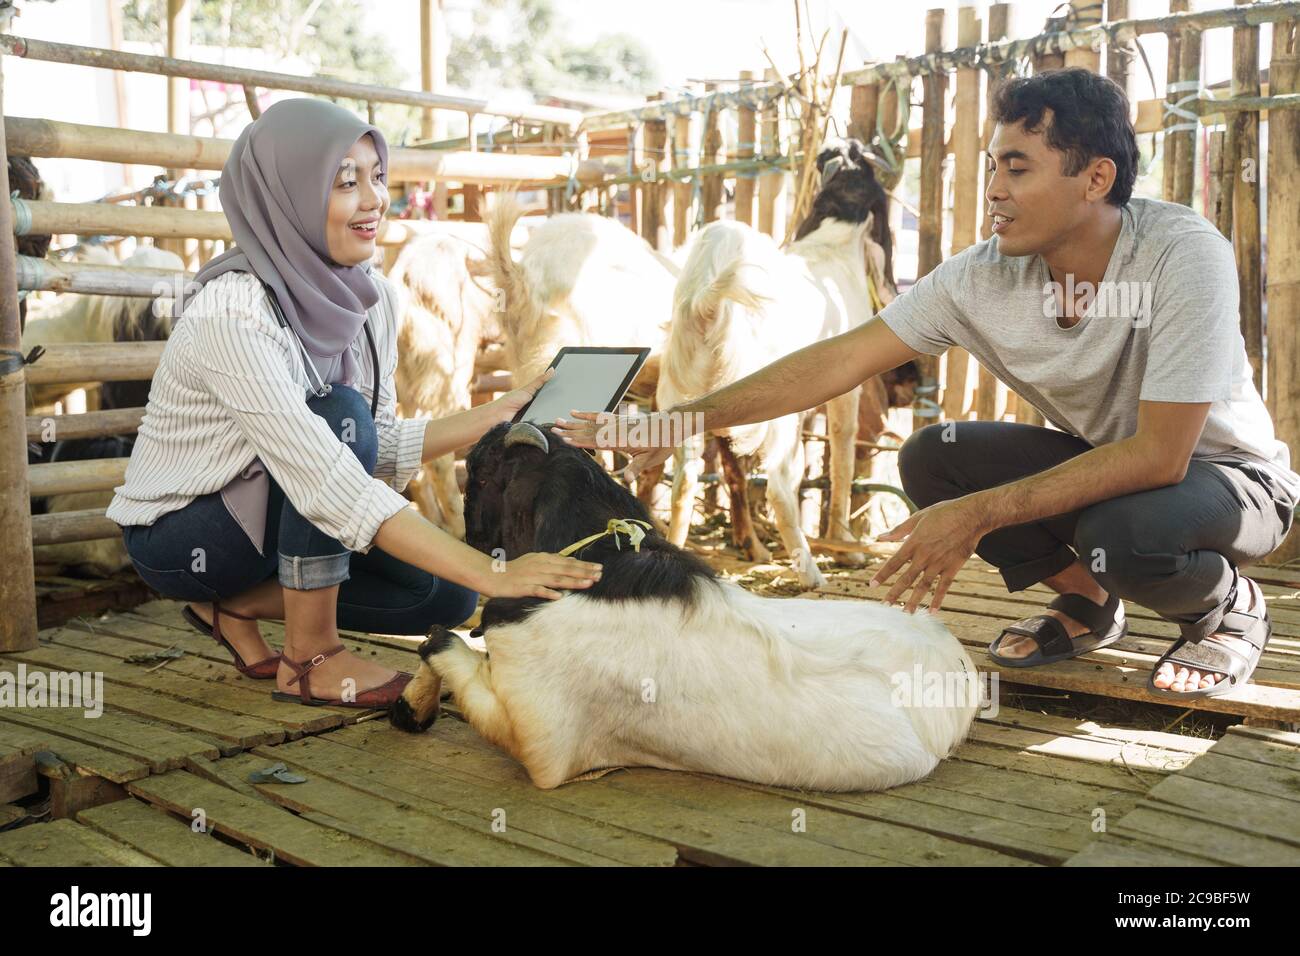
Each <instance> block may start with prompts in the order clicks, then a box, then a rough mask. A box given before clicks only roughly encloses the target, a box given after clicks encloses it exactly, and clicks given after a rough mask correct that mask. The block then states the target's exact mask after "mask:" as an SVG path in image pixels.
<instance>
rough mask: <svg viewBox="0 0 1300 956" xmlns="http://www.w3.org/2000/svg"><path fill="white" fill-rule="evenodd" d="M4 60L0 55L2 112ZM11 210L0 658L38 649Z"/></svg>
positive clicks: (3, 279)
mask: <svg viewBox="0 0 1300 956" xmlns="http://www.w3.org/2000/svg"><path fill="white" fill-rule="evenodd" d="M3 103H4V56H3V54H0V106H2V104H3ZM8 195H9V152H8V146H7V144H6V142H5V137H4V132H3V131H0V196H8ZM12 217H13V207H12V206H11V205H10V204H9V203H6V202H0V350H3V351H0V528H3V529H4V533H3V534H0V608H2V609H3V613H0V653H5V652H9V651H29V650H31V649H32V648H34V647H36V579H35V568H34V566H33V564H32V510H31V501H30V499H29V487H28V475H27V441H26V428H25V422H26V411H27V408H26V405H27V385H26V381H25V376H24V374H23V369H24V366H23V364H22V359H21V356H20V354H19V351H18V350H19V348H21V345H22V332H21V330H20V328H19V322H18V288H17V283H16V282H15V281H14V274H15V268H14V259H15V256H16V254H17V251H16V249H15V247H14V243H13V242H11V241H10V240H9V239H8V237H9V236H11V235H13V232H14V223H13V218H12Z"/></svg>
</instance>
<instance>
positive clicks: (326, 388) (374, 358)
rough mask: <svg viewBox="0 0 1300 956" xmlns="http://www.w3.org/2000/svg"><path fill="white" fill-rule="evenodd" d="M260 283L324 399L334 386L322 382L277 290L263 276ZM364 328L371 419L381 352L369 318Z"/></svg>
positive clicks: (376, 400) (375, 407) (316, 391)
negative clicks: (376, 345)
mask: <svg viewBox="0 0 1300 956" xmlns="http://www.w3.org/2000/svg"><path fill="white" fill-rule="evenodd" d="M258 281H259V282H261V283H262V288H263V289H265V290H266V296H267V298H268V299H270V300H271V309H272V310H273V311H274V312H275V318H276V321H277V322H279V323H280V327H281V328H283V329H288V330H289V334H291V335H292V336H293V337H294V340H295V341H296V342H297V343H298V348H299V349H300V350H301V351H302V353H303V359H304V360H305V363H306V365H307V368H308V369H309V370H310V374H311V375H314V376H315V378H316V382H317V387H316V388H313V389H312V392H313V393H314V394H315V396H316V397H317V398H324V397H325V396H326V395H328V394H329V393H330V392H331V391H332V390H333V386H332V385H326V384H325V383H324V382H322V381H321V378H320V373H319V372H317V371H316V365H315V363H313V362H312V361H311V359H310V358H309V357H308V355H307V348H306V346H304V345H303V344H302V340H301V339H299V338H298V334H297V333H296V332H294V330H293V326H291V325H290V324H289V320H288V319H286V318H285V317H284V310H283V309H281V308H280V302H279V300H278V299H276V297H275V290H274V289H272V288H271V287H270V286H269V285H267V284H266V282H265V281H263V280H262V278H261V276H258ZM363 327H364V328H365V330H366V342H367V343H369V345H370V362H371V368H372V369H373V377H372V378H371V380H370V381H371V386H370V417H371V418H374V417H375V412H376V411H377V410H378V409H379V352H378V350H377V349H376V348H375V337H374V335H373V334H372V333H371V331H370V317H369V316H366V321H365V325H364V326H363Z"/></svg>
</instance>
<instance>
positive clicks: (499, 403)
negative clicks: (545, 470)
mask: <svg viewBox="0 0 1300 956" xmlns="http://www.w3.org/2000/svg"><path fill="white" fill-rule="evenodd" d="M554 374H555V372H554V370H553V369H547V370H546V371H545V372H544V373H543V374H541V375H539V376H538V377H537V378H535V379H533V380H532V381H531V382H529V383H528V384H527V385H525V386H523V387H522V388H516V389H515V390H514V391H511V392H507V393H506V394H504V395H502V396H501V397H500V398H498V399H496V400H495V401H492V402H488V403H487V404H485V405H479V406H476V407H475V408H471V409H468V410H467V411H463V412H457V413H456V414H455V415H447V416H446V417H444V418H439V419H436V420H434V421H431V422H429V425H428V427H427V428H425V430H424V453H423V460H424V461H426V462H429V461H432V460H433V459H435V458H437V457H438V456H440V455H445V454H447V453H448V452H452V451H455V450H456V449H457V448H462V447H464V446H465V445H472V444H474V442H476V441H478V440H479V439H480V438H482V437H483V434H484V433H485V432H486V431H487V430H488V429H490V428H491V427H492V426H493V425H498V424H500V423H501V422H508V421H511V420H512V419H513V418H514V417H515V415H517V414H518V413H519V410H520V409H522V408H523V407H524V406H525V405H527V404H528V403H529V402H531V401H532V400H533V396H534V395H536V394H537V390H538V389H539V388H541V387H542V386H543V385H545V384H546V383H547V382H548V381H550V378H551V376H552V375H554Z"/></svg>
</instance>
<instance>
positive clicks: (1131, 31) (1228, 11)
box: [668, 0, 1300, 108]
mask: <svg viewBox="0 0 1300 956" xmlns="http://www.w3.org/2000/svg"><path fill="white" fill-rule="evenodd" d="M1295 17H1300V0H1288V2H1272V3H1256V4H1252V5H1251V6H1249V7H1227V8H1222V9H1217V10H1202V11H1198V12H1195V13H1174V14H1169V15H1168V16H1161V17H1149V18H1147V19H1139V20H1123V21H1116V22H1111V23H1107V24H1104V25H1101V26H1095V27H1083V28H1079V29H1071V30H1064V31H1059V32H1052V31H1046V32H1043V33H1040V34H1038V35H1037V36H1032V37H1025V38H1022V39H1017V40H999V41H997V42H989V43H984V44H980V45H979V46H976V47H967V48H964V49H954V50H944V51H941V52H939V53H936V54H931V53H925V54H922V55H920V56H914V57H899V58H898V59H895V60H891V61H889V62H887V63H874V64H872V65H870V66H865V67H863V68H862V69H860V70H850V71H848V72H846V73H844V74H842V75H841V76H840V83H841V84H843V85H844V86H854V85H855V84H858V83H870V82H873V81H875V80H883V79H885V78H887V77H891V76H921V75H923V74H925V73H928V72H931V71H932V70H938V71H940V72H943V71H946V70H955V69H957V67H959V66H964V65H966V64H968V63H970V62H978V63H981V64H991V63H1005V62H1008V61H1016V60H1019V59H1021V58H1022V57H1024V56H1026V55H1028V53H1030V52H1031V51H1032V50H1034V49H1038V50H1042V51H1043V52H1044V53H1061V52H1064V51H1067V50H1070V49H1073V48H1075V47H1078V46H1081V45H1082V46H1089V45H1091V44H1092V43H1093V42H1095V40H1096V38H1097V37H1103V38H1104V39H1111V38H1112V37H1113V38H1114V39H1116V40H1117V41H1120V42H1123V41H1127V40H1132V39H1134V38H1135V37H1141V36H1149V35H1151V34H1153V33H1170V32H1174V33H1177V32H1179V31H1182V30H1190V29H1195V30H1202V31H1203V30H1212V29H1216V28H1218V27H1237V26H1244V25H1250V26H1258V25H1259V24H1262V23H1276V22H1278V21H1280V20H1289V19H1294V18H1295ZM1060 20H1061V18H1057V19H1056V20H1055V21H1052V22H1060ZM668 108H672V105H671V104H669V105H668Z"/></svg>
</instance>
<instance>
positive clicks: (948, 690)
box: [391, 423, 978, 790]
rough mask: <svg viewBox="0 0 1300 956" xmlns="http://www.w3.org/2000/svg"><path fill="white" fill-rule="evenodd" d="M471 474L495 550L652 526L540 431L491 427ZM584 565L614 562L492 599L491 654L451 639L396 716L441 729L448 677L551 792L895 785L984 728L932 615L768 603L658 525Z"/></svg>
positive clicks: (470, 513) (472, 509)
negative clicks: (585, 580)
mask: <svg viewBox="0 0 1300 956" xmlns="http://www.w3.org/2000/svg"><path fill="white" fill-rule="evenodd" d="M468 473H469V485H468V490H467V499H466V520H467V526H468V537H467V540H468V541H469V543H470V544H472V545H473V546H474V547H476V548H478V549H479V550H481V551H484V552H486V553H490V554H495V555H498V556H499V555H501V554H502V553H504V554H505V556H506V557H507V558H514V557H518V556H519V555H521V554H524V553H526V552H533V551H551V552H556V551H560V550H562V549H564V548H565V547H567V546H568V545H570V544H573V543H575V542H579V541H581V540H582V539H583V538H586V537H587V536H589V535H597V534H598V533H599V532H601V531H603V530H606V529H607V528H608V527H609V523H610V521H611V520H612V519H634V520H636V521H641V522H647V521H648V519H649V514H648V513H647V512H646V511H645V509H644V508H643V507H642V506H641V505H640V503H639V502H638V501H637V500H636V499H635V498H634V497H633V496H632V495H631V494H629V493H628V492H627V491H626V490H625V489H624V488H623V487H622V486H620V485H619V484H618V483H617V482H616V481H614V480H613V479H612V478H611V477H610V476H609V474H607V473H606V472H605V471H604V469H602V468H601V467H600V465H599V464H598V463H597V462H596V461H595V460H593V459H592V458H591V457H590V456H589V455H588V454H586V453H584V452H582V451H579V450H578V449H576V448H573V447H570V446H568V445H566V444H565V443H563V442H561V441H559V440H556V439H554V438H553V437H551V436H550V435H549V432H548V431H546V430H542V429H538V428H536V427H535V426H533V425H531V424H528V423H520V424H517V425H498V426H497V427H496V428H494V429H492V430H491V431H489V432H488V433H487V434H486V435H485V436H484V437H483V438H482V439H481V440H480V441H479V442H478V444H477V445H476V446H475V447H474V449H473V451H472V452H471V453H470V456H469V461H468ZM633 527H636V528H641V527H642V526H641V525H633ZM577 556H578V557H580V558H582V559H584V560H587V561H596V562H600V563H601V564H602V565H603V568H604V570H603V573H602V575H601V580H600V581H599V582H597V584H595V585H594V586H593V587H591V588H590V589H588V590H585V591H574V592H570V593H568V594H566V595H565V596H564V597H561V598H559V599H557V600H555V601H545V600H538V599H509V600H504V599H492V600H490V601H488V602H487V604H486V606H485V607H484V609H483V616H482V631H481V633H482V636H483V639H484V641H485V643H486V645H487V649H488V655H487V656H485V655H483V654H480V653H479V652H477V651H475V650H473V649H471V648H470V647H469V645H467V644H466V643H465V642H464V641H462V640H461V639H460V638H459V637H457V636H456V635H455V634H453V633H452V632H451V631H449V630H447V629H445V628H435V629H434V630H433V631H432V632H431V633H430V636H429V639H428V640H427V641H425V643H424V644H423V645H422V646H421V648H420V656H421V657H422V659H423V662H422V665H421V666H420V667H419V668H418V673H417V674H416V676H415V678H414V679H413V680H412V681H411V683H410V684H409V685H408V686H407V689H406V692H405V693H404V695H403V697H402V699H400V700H399V701H398V702H397V704H396V705H395V706H394V708H393V710H392V716H391V719H392V721H393V723H394V724H395V725H396V726H398V727H401V728H402V729H405V730H413V731H418V730H424V729H426V728H427V727H428V726H429V725H430V724H432V723H433V721H434V718H435V717H436V715H437V710H438V700H439V694H440V692H441V690H442V684H443V682H445V683H446V685H447V688H448V689H450V691H451V692H452V694H453V695H454V697H455V701H456V704H457V705H458V706H459V707H460V709H461V710H462V711H463V713H464V714H465V717H466V718H467V719H468V720H469V722H470V724H471V725H473V727H474V729H475V730H477V731H478V732H479V733H480V734H482V735H483V736H484V737H485V738H486V739H487V740H489V741H490V742H492V743H494V744H496V745H497V746H499V747H502V748H503V749H505V750H506V751H508V752H509V753H510V754H511V755H512V756H514V757H515V758H516V759H517V760H519V761H520V762H521V763H522V764H523V765H524V768H525V769H526V770H527V772H528V774H529V776H530V777H531V779H532V781H533V783H534V784H535V785H537V786H538V787H542V788H545V789H549V788H551V787H556V786H559V785H560V784H562V783H565V782H567V781H570V780H573V779H574V778H575V777H578V776H580V775H582V774H584V773H586V772H587V771H590V770H593V769H597V768H603V767H631V766H649V767H660V768H663V769H667V770H688V771H696V772H701V773H713V774H721V775H724V776H729V777H734V778H738V779H742V780H750V781H754V782H757V783H763V784H771V785H776V786H786V787H800V788H809V789H816V790H878V789H883V788H886V787H892V786H897V785H899V784H903V783H908V782H910V781H914V780H918V779H920V778H922V777H924V776H926V775H927V774H928V773H930V771H932V770H933V769H934V768H935V766H936V765H937V764H938V763H939V761H940V760H942V759H943V758H944V757H946V756H947V755H948V754H949V753H950V752H951V751H952V750H953V748H954V747H956V746H957V744H958V743H960V742H961V741H962V739H963V738H964V737H965V735H966V733H967V731H968V729H969V728H970V724H971V721H972V720H973V718H974V715H975V711H976V708H977V705H978V691H977V681H976V680H975V676H976V673H975V667H974V665H973V664H972V663H971V660H970V658H969V657H968V656H967V654H966V652H965V650H964V649H963V648H962V646H961V644H959V643H958V642H957V640H956V639H955V638H954V637H953V636H952V634H951V633H949V631H948V630H947V629H946V628H945V627H944V626H943V624H942V623H940V621H939V620H938V619H937V618H936V617H934V616H932V615H930V614H929V613H928V612H921V613H919V614H914V615H913V614H907V613H905V612H904V611H903V610H901V609H899V608H893V607H886V606H884V605H881V604H877V603H872V602H867V601H815V600H809V599H803V598H764V597H759V596H758V595H755V594H751V593H750V592H748V591H746V590H744V589H743V588H741V587H740V586H739V585H736V584H733V583H731V582H727V581H723V580H720V579H718V578H717V577H716V576H715V575H714V574H713V572H712V570H711V569H710V568H709V567H708V566H707V565H705V564H704V563H703V562H702V561H700V560H699V559H698V558H697V557H695V556H693V555H691V554H689V553H687V552H685V551H683V550H682V549H680V548H678V547H676V546H674V545H672V544H670V543H669V542H668V541H667V540H666V539H664V538H663V537H661V536H660V535H659V534H657V533H656V532H655V531H654V530H653V529H651V530H648V531H646V533H645V537H644V539H643V540H641V541H639V543H636V544H634V543H633V542H632V541H631V540H630V539H629V537H628V536H627V535H625V534H622V533H618V534H615V535H609V536H604V537H597V538H596V540H594V541H592V542H591V543H589V544H587V545H586V546H585V547H583V548H581V550H579V551H578V552H577ZM922 686H925V687H927V688H929V690H930V693H929V694H928V695H925V696H924V697H923V696H922V694H921V688H922ZM940 688H942V689H943V692H942V693H940V690H939V689H940Z"/></svg>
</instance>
